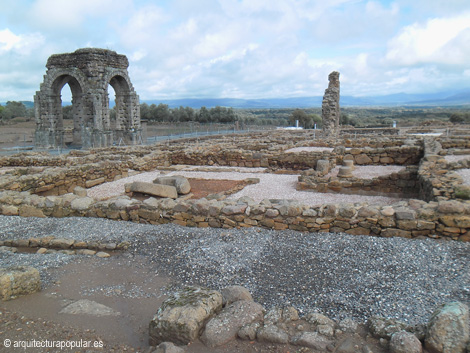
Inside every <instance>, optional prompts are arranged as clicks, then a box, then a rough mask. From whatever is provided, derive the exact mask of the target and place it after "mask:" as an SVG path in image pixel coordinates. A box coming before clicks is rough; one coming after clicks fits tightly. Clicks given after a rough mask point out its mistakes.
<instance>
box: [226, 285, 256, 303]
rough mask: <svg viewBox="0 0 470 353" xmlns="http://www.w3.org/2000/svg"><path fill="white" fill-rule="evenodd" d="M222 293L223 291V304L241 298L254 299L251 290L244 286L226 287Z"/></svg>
mask: <svg viewBox="0 0 470 353" xmlns="http://www.w3.org/2000/svg"><path fill="white" fill-rule="evenodd" d="M220 293H222V304H223V305H224V306H225V305H230V304H232V303H233V302H236V301H239V300H248V301H253V297H252V296H251V293H250V291H249V290H248V289H246V288H245V287H242V286H229V287H225V288H223V289H222V290H221V291H220Z"/></svg>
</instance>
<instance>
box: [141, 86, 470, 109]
mask: <svg viewBox="0 0 470 353" xmlns="http://www.w3.org/2000/svg"><path fill="white" fill-rule="evenodd" d="M322 100H323V97H321V96H312V97H296V98H264V99H237V98H208V99H205V98H190V99H162V100H143V101H142V102H145V103H147V104H149V105H150V104H156V105H158V104H160V103H163V104H168V106H169V107H170V108H177V107H179V106H183V107H191V108H196V109H198V108H201V107H206V108H213V107H215V106H222V107H233V108H245V109H250V108H251V109H256V108H260V109H262V108H278V109H279V108H309V107H321V104H322ZM340 105H341V106H345V107H347V106H352V107H364V106H423V105H424V106H456V105H470V90H468V91H459V92H439V93H432V94H407V93H396V94H389V95H384V96H370V97H354V96H341V98H340Z"/></svg>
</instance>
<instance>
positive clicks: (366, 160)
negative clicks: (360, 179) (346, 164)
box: [354, 153, 372, 165]
mask: <svg viewBox="0 0 470 353" xmlns="http://www.w3.org/2000/svg"><path fill="white" fill-rule="evenodd" d="M354 160H355V162H356V164H359V165H367V164H371V163H372V159H370V157H369V156H368V155H367V154H365V153H361V154H358V155H357V156H355V157H354Z"/></svg>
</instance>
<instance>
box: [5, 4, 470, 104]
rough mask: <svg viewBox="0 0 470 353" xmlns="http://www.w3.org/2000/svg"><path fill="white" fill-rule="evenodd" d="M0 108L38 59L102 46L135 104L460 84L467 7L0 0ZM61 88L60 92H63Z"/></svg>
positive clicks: (30, 77)
mask: <svg viewBox="0 0 470 353" xmlns="http://www.w3.org/2000/svg"><path fill="white" fill-rule="evenodd" d="M0 9H1V11H0V102H5V101H8V100H33V96H34V94H35V92H36V91H37V90H39V85H40V84H41V82H42V81H43V76H44V75H45V73H46V68H45V65H46V62H47V59H48V57H49V56H50V55H52V54H58V53H70V52H73V51H75V50H76V49H79V48H85V47H96V48H104V49H111V50H114V51H116V52H118V53H119V54H124V55H126V56H127V57H128V59H129V68H128V71H129V75H130V78H131V80H132V83H133V86H134V89H135V91H136V92H137V94H139V96H140V98H141V100H150V99H155V100H158V99H178V98H246V99H250V98H252V99H255V98H279V97H282V98H286V97H309V96H321V95H323V93H324V91H325V89H326V88H327V86H328V74H329V73H330V72H332V71H339V72H340V81H341V94H344V95H352V96H376V95H386V94H394V93H402V92H403V93H410V94H411V93H435V92H440V91H446V90H459V89H469V88H470V1H468V0H446V1H444V0H396V1H387V0H377V1H373V0H372V1H362V0H197V1H195V0H171V1H170V0H154V1H151V0H79V1H77V0H0ZM66 90H67V89H66V88H64V89H63V92H62V93H63V96H66V95H67V92H66Z"/></svg>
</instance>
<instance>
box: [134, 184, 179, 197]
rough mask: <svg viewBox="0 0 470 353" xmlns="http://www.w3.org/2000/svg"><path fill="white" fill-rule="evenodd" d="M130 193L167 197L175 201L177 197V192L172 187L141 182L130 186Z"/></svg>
mask: <svg viewBox="0 0 470 353" xmlns="http://www.w3.org/2000/svg"><path fill="white" fill-rule="evenodd" d="M130 191H131V192H140V193H142V194H147V195H152V196H158V197H168V198H172V199H176V198H177V197H178V192H177V191H176V188H175V187H174V186H170V185H162V184H153V183H145V182H143V181H134V182H133V183H132V184H131V187H130Z"/></svg>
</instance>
